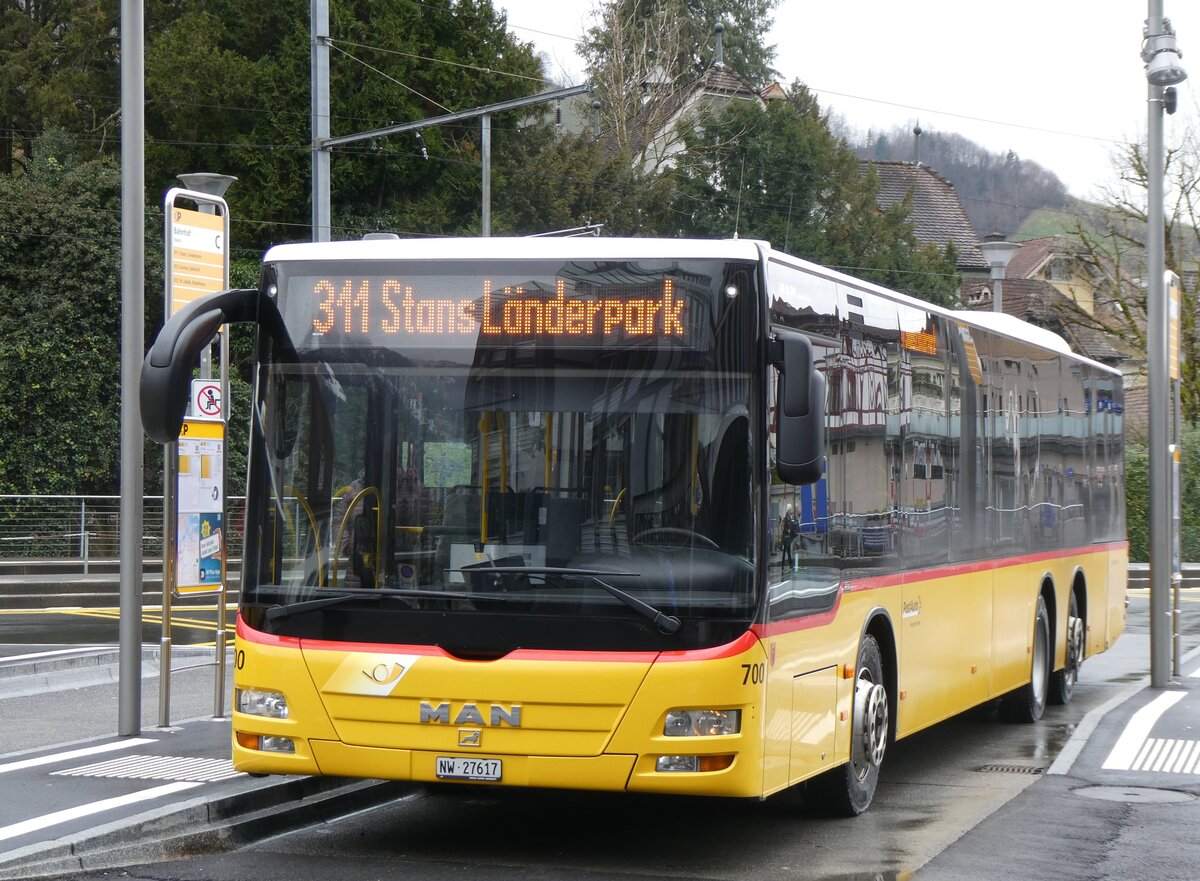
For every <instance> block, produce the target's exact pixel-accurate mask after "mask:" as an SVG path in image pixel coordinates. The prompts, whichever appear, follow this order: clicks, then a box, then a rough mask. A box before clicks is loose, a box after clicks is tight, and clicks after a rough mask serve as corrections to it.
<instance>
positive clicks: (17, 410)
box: [0, 132, 162, 494]
mask: <svg viewBox="0 0 1200 881" xmlns="http://www.w3.org/2000/svg"><path fill="white" fill-rule="evenodd" d="M33 147H34V149H33V158H32V159H28V160H22V161H20V162H19V168H20V170H21V172H22V173H21V174H19V175H14V176H7V177H0V230H2V232H0V302H2V303H3V304H4V309H3V310H0V339H3V340H4V345H3V346H0V492H5V493H91V494H96V493H113V492H115V491H116V488H117V486H118V466H119V458H120V457H119V455H118V449H119V443H120V438H119V433H120V418H119V409H120V394H118V393H117V390H118V389H119V388H120V364H121V352H120V350H119V341H120V338H121V334H120V305H119V296H120V289H121V286H120V259H121V238H120V216H121V211H120V207H121V206H120V175H119V172H118V169H117V167H116V165H115V164H114V163H113V162H111V161H110V160H106V159H91V160H85V159H81V158H80V157H79V155H78V153H77V152H76V150H75V148H74V143H73V141H72V139H71V138H69V137H67V136H66V135H64V134H63V133H61V132H49V133H47V134H46V135H44V136H43V137H42V138H40V139H39V140H37V141H35V142H34V143H33ZM159 225H161V221H151V222H150V223H148V224H147V226H148V228H153V227H154V226H159ZM146 262H147V266H148V267H149V268H150V272H151V277H150V278H148V279H147V282H146V286H147V290H152V289H153V287H154V286H155V285H157V286H158V287H159V288H161V286H162V276H161V273H160V272H159V271H158V267H159V266H161V265H162V254H161V250H159V251H158V252H157V253H155V252H154V251H153V250H151V251H150V252H149V253H148V255H147V260H146ZM139 355H140V353H139Z"/></svg>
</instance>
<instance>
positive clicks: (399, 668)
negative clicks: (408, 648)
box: [363, 664, 404, 685]
mask: <svg viewBox="0 0 1200 881" xmlns="http://www.w3.org/2000/svg"><path fill="white" fill-rule="evenodd" d="M403 675H404V665H403V664H392V665H390V666H389V665H387V664H376V665H375V666H374V667H373V668H372V669H370V670H363V676H366V677H367V678H368V679H370V680H371V681H372V682H375V683H377V684H379V685H391V684H392V683H393V682H395V681H396V680H397V679H399V678H400V677H401V676H403Z"/></svg>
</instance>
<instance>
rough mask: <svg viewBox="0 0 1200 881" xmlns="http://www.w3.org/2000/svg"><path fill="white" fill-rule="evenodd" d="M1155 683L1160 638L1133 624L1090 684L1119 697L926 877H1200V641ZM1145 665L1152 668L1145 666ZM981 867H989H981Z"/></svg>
mask: <svg viewBox="0 0 1200 881" xmlns="http://www.w3.org/2000/svg"><path fill="white" fill-rule="evenodd" d="M1196 642H1197V638H1196V635H1194V634H1193V635H1190V636H1189V637H1187V639H1186V641H1185V645H1184V649H1185V652H1186V653H1185V654H1184V656H1183V659H1182V661H1183V664H1182V669H1183V672H1184V675H1183V676H1182V677H1181V678H1179V679H1177V680H1175V681H1173V682H1172V683H1171V684H1170V685H1169V686H1168V687H1167V688H1164V689H1154V688H1150V687H1149V686H1150V680H1149V675H1148V674H1149V670H1148V663H1149V662H1148V658H1149V638H1148V636H1147V635H1146V634H1145V632H1144V629H1143V630H1142V632H1137V631H1134V632H1129V633H1126V634H1125V635H1124V636H1122V637H1121V639H1120V640H1119V641H1118V642H1117V644H1116V646H1114V647H1113V649H1112V650H1111V651H1110V652H1108V653H1106V654H1104V655H1100V656H1098V657H1096V658H1092V659H1090V660H1088V661H1087V663H1086V664H1085V665H1084V667H1083V675H1082V677H1081V682H1091V683H1097V682H1107V683H1109V684H1111V686H1112V692H1113V694H1112V696H1111V697H1110V698H1109V699H1108V700H1107V701H1106V702H1104V703H1103V704H1101V705H1100V706H1098V707H1096V709H1094V710H1093V711H1091V712H1090V713H1089V714H1088V715H1087V716H1085V717H1084V719H1083V720H1082V722H1081V723H1080V725H1079V727H1078V728H1077V729H1076V732H1075V734H1074V735H1073V737H1072V738H1071V740H1070V741H1069V742H1068V743H1067V744H1066V746H1065V747H1064V748H1063V750H1062V751H1061V752H1060V753H1059V755H1058V757H1057V758H1056V759H1055V761H1054V763H1053V764H1052V765H1051V766H1050V768H1049V769H1048V770H1047V772H1046V774H1045V776H1044V777H1042V778H1041V779H1039V780H1037V782H1035V783H1034V784H1033V785H1032V786H1030V787H1028V788H1027V789H1025V790H1024V791H1023V792H1022V793H1021V794H1020V795H1018V796H1017V797H1016V798H1014V799H1012V800H1011V801H1009V802H1008V803H1007V804H1005V805H1004V806H1003V807H1002V808H1000V810H998V811H996V812H995V813H994V814H992V815H991V816H990V817H988V818H987V819H985V820H984V821H983V822H982V823H980V824H979V825H977V826H975V827H974V828H973V829H972V830H971V831H970V832H968V833H967V834H966V835H964V836H963V837H962V838H960V839H959V840H958V841H956V842H955V843H953V844H952V845H950V846H949V847H947V848H946V849H945V850H943V851H942V852H941V853H940V854H938V855H937V856H935V857H934V858H933V859H932V860H930V861H929V862H928V863H926V864H925V865H924V866H923V867H921V868H920V869H919V870H918V871H917V872H916V873H915V875H914V876H913V877H914V878H915V879H916V881H960V879H962V878H971V879H974V881H992V879H995V881H1012V879H1014V878H1020V879H1055V881H1076V879H1078V881H1098V879H1104V881H1107V879H1113V881H1118V879H1119V881H1140V879H1154V881H1194V879H1196V878H1197V877H1200V647H1196ZM1139 674H1142V675H1139ZM981 867H986V869H985V870H981Z"/></svg>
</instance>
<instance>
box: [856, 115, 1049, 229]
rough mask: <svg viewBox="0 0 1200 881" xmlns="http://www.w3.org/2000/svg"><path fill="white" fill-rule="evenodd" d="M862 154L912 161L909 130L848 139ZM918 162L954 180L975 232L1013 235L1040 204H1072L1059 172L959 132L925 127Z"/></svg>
mask: <svg viewBox="0 0 1200 881" xmlns="http://www.w3.org/2000/svg"><path fill="white" fill-rule="evenodd" d="M850 140H851V141H852V142H853V143H854V145H855V149H856V150H857V151H858V154H859V156H861V157H863V158H864V159H875V160H892V161H902V162H907V161H911V160H912V159H913V157H914V146H913V133H912V131H911V130H910V129H908V128H904V127H902V126H896V127H894V128H892V129H890V130H888V131H884V132H868V133H867V134H866V136H865V137H859V138H851V139H850ZM919 155H920V161H921V162H923V163H924V164H926V165H928V166H929V167H930V168H933V169H936V170H937V173H938V174H940V175H941V176H942V177H944V178H946V180H948V181H950V182H951V183H953V184H954V188H955V190H956V191H957V192H958V195H959V198H960V199H962V202H963V207H964V208H965V209H966V212H967V216H968V217H970V219H971V224H972V225H973V226H974V227H975V230H976V232H978V233H979V234H980V235H987V234H988V233H991V232H997V231H998V232H1002V233H1005V234H1006V235H1012V234H1013V233H1015V232H1016V231H1017V230H1018V229H1019V228H1020V226H1021V224H1022V222H1023V221H1024V220H1025V219H1026V218H1027V217H1028V216H1029V215H1030V214H1031V213H1033V212H1034V211H1036V210H1037V209H1039V208H1050V209H1063V208H1066V207H1068V206H1069V205H1071V204H1072V199H1071V197H1070V196H1069V195H1068V193H1067V188H1066V186H1065V185H1064V184H1063V182H1062V181H1061V180H1059V179H1058V176H1057V175H1055V174H1054V173H1053V172H1051V171H1048V170H1047V169H1045V168H1043V167H1042V166H1040V165H1038V164H1037V163H1036V162H1031V161H1029V160H1028V159H1021V158H1020V157H1019V156H1017V155H1016V154H1015V153H1013V152H1011V151H1009V152H1007V153H994V152H992V151H990V150H988V149H986V148H984V147H982V146H980V145H979V144H977V143H975V142H974V141H972V140H970V139H969V138H965V137H963V136H962V135H958V134H954V133H948V132H938V131H930V130H925V131H923V132H922V133H921V138H920V151H919Z"/></svg>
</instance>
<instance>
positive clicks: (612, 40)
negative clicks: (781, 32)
mask: <svg viewBox="0 0 1200 881" xmlns="http://www.w3.org/2000/svg"><path fill="white" fill-rule="evenodd" d="M778 3H779V0H605V2H602V3H601V4H600V6H599V7H598V8H597V10H596V12H595V16H596V19H597V23H596V24H595V25H593V26H592V27H591V28H589V29H588V31H587V33H586V34H585V36H584V42H583V47H582V52H583V56H584V58H585V59H586V60H587V62H588V68H589V70H590V71H591V74H592V75H593V76H594V75H595V74H596V73H597V72H598V70H599V69H600V68H604V67H609V66H613V67H617V68H623V69H633V68H636V67H638V66H640V65H641V64H642V63H643V61H642V59H639V58H638V57H637V56H638V55H639V54H643V55H644V56H645V58H644V63H645V65H646V72H647V73H653V72H654V71H656V70H657V71H658V72H659V73H660V74H661V75H663V76H665V77H667V78H669V79H670V80H672V81H677V80H682V81H686V80H689V79H695V78H696V77H697V76H699V75H700V74H702V73H703V72H704V71H705V70H707V69H708V67H709V65H711V64H712V63H713V46H714V35H715V32H716V26H717V24H718V23H720V24H722V25H723V26H724V30H723V33H722V42H723V45H724V63H725V65H726V66H728V67H729V68H730V69H731V70H733V71H734V72H735V73H737V74H738V76H740V77H742V79H744V80H746V81H747V82H750V83H755V84H757V85H765V84H766V83H767V82H769V81H770V80H771V79H773V78H774V77H775V76H776V72H775V70H774V68H772V66H771V63H772V62H773V61H774V60H775V47H774V46H768V45H766V44H765V43H764V42H763V41H764V39H765V38H766V35H767V31H769V30H770V29H771V13H772V12H773V11H774V9H775V7H776V6H777V5H778ZM627 82H628V83H630V84H633V85H640V83H641V80H640V79H630V80H627Z"/></svg>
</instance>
